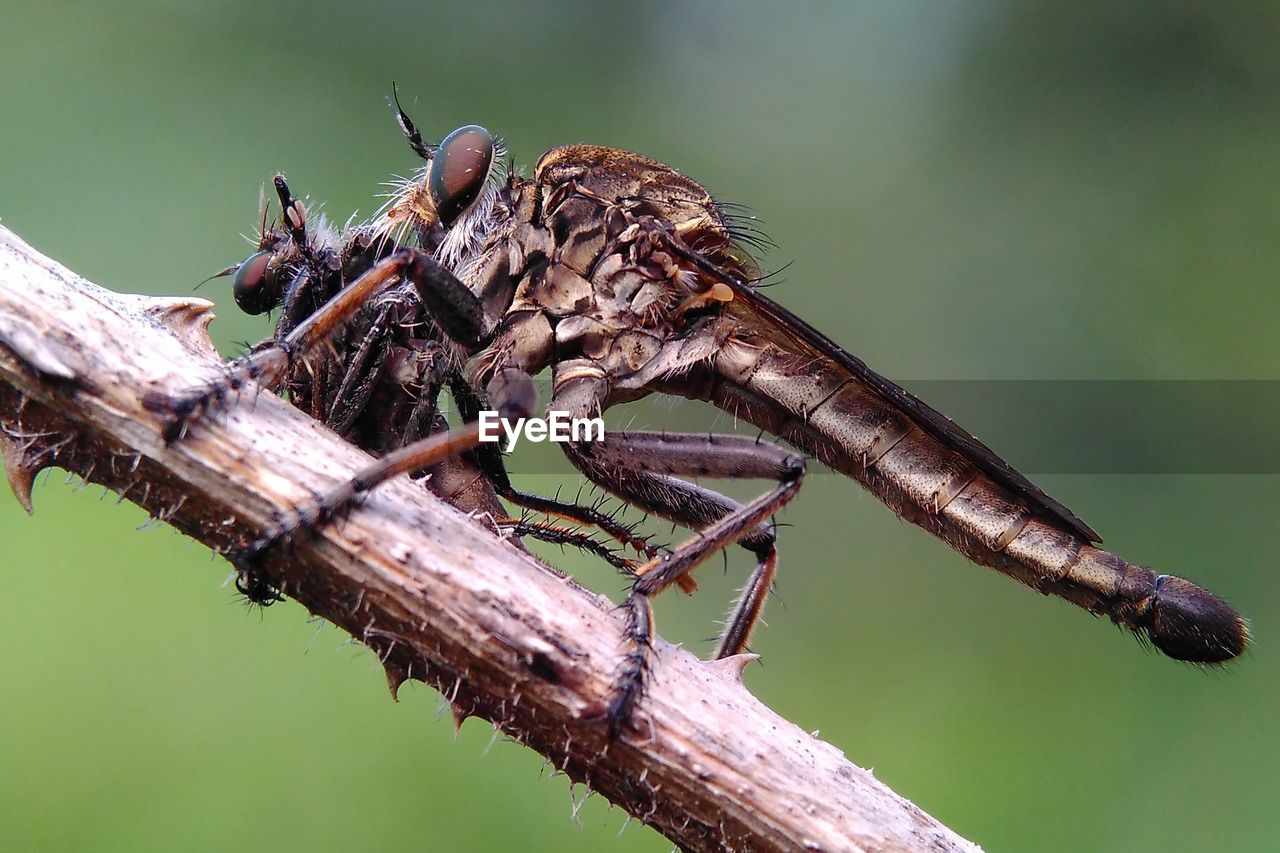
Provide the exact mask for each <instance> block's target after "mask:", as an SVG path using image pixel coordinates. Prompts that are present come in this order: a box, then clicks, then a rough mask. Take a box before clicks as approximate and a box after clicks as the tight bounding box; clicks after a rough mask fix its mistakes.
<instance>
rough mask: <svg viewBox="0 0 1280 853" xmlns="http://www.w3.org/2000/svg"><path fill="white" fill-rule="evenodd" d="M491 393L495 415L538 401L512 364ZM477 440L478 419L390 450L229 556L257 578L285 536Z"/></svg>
mask: <svg viewBox="0 0 1280 853" xmlns="http://www.w3.org/2000/svg"><path fill="white" fill-rule="evenodd" d="M490 395H491V397H492V399H494V400H495V402H496V407H497V410H498V413H499V415H500V416H501V417H502V418H503V419H508V420H517V419H519V418H525V417H528V416H529V414H530V413H531V412H532V410H533V404H534V403H536V393H535V392H534V387H533V380H532V379H530V378H529V377H528V375H527V374H523V373H519V372H518V371H514V370H508V371H506V372H505V373H504V375H503V376H502V378H501V379H498V380H495V381H494V382H491V383H490ZM479 444H480V425H479V424H478V423H476V422H471V423H466V424H463V425H462V426H460V427H456V428H454V429H449V430H446V431H444V432H436V433H433V434H431V435H428V436H427V437H425V438H422V439H419V440H417V441H414V442H412V443H410V444H407V445H405V446H403V447H399V448H396V449H395V450H391V451H389V452H387V453H386V454H385V455H384V456H382V457H380V458H379V459H377V460H375V461H374V462H371V463H370V464H369V465H367V466H365V467H364V468H363V469H361V470H360V471H358V472H356V474H355V476H353V477H351V478H350V479H349V480H347V481H346V482H344V483H342V484H341V485H339V486H337V487H335V488H333V489H330V490H329V491H327V492H325V493H323V494H321V495H318V496H317V497H316V499H315V501H314V502H312V503H311V504H310V505H308V506H306V507H303V508H301V509H299V510H297V511H296V513H295V519H294V520H293V522H292V523H291V524H284V525H280V526H278V527H276V528H274V529H272V530H269V531H268V532H267V533H266V534H264V535H263V536H261V537H259V538H258V539H257V540H256V541H255V542H254V543H253V544H251V545H250V546H249V547H247V548H244V549H241V550H240V551H238V552H237V553H236V554H234V555H233V556H232V559H233V562H235V563H236V565H237V568H239V570H240V572H241V574H242V576H244V577H248V578H260V577H261V560H262V557H263V556H264V555H265V554H266V553H267V552H268V551H270V550H271V549H273V548H274V547H275V546H276V545H278V544H280V543H281V542H283V541H284V540H286V539H293V538H295V537H296V536H297V535H298V534H308V533H311V532H313V531H314V530H316V529H317V528H319V527H320V526H322V525H325V524H328V523H329V522H330V521H332V520H333V519H334V518H336V517H337V516H338V515H339V514H341V513H343V512H345V511H346V510H348V509H350V508H351V507H352V506H353V505H354V504H355V503H357V502H358V501H359V499H360V498H361V497H363V496H364V495H366V494H368V493H369V492H370V491H372V490H373V489H374V488H376V487H377V486H379V485H381V484H382V483H385V482H386V481H387V480H390V479H392V478H393V477H396V476H399V475H400V474H410V473H413V472H415V471H420V470H422V469H424V468H431V467H432V466H436V465H439V464H441V463H445V462H447V461H449V460H454V459H457V458H458V457H460V456H461V455H462V454H464V453H465V452H467V451H468V450H471V449H473V448H475V447H476V446H477V445H479ZM250 585H251V586H253V587H254V588H258V587H261V586H263V583H262V582H261V581H254V582H253V583H251V584H250ZM242 589H243V587H242Z"/></svg>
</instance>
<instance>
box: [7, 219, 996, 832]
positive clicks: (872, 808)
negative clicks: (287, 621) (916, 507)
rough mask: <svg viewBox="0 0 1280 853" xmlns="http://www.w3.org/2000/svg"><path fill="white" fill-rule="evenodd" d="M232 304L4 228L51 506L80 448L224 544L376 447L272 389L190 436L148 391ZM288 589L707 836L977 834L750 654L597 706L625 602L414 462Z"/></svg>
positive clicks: (191, 377) (31, 468)
mask: <svg viewBox="0 0 1280 853" xmlns="http://www.w3.org/2000/svg"><path fill="white" fill-rule="evenodd" d="M212 307H213V306H212V304H211V303H209V302H206V301H205V300H201V299H189V298H151V297H144V296H132V295H121V294H115V293H111V292H109V291H106V290H103V289H101V288H99V287H97V286H95V285H93V284H91V283H89V282H87V281H85V280H84V279H82V278H80V277H79V276H77V275H75V274H74V273H72V272H70V271H69V270H67V269H65V268H64V267H62V266H61V265H59V264H58V263H56V262H54V261H52V260H50V259H48V258H45V257H43V256H41V255H40V254H38V253H37V252H35V251H34V250H33V249H31V248H30V247H29V246H27V245H26V244H25V243H23V242H22V241H21V240H19V239H18V238H17V237H16V236H14V235H13V234H12V233H11V232H9V231H8V230H6V229H4V228H0V445H3V450H4V459H5V467H6V471H7V473H8V475H9V482H10V485H11V486H12V488H13V490H14V492H15V494H16V495H17V496H18V499H19V501H20V502H21V503H22V504H23V505H24V507H26V508H27V509H28V511H30V490H31V481H32V478H33V477H34V476H35V474H36V473H37V472H38V471H39V470H41V469H42V468H45V467H48V466H51V465H56V466H58V467H61V468H64V469H66V470H68V471H71V472H73V473H75V474H78V475H80V476H81V477H83V478H85V479H86V480H89V481H92V482H97V483H102V484H103V485H105V486H107V487H109V488H112V489H115V490H116V491H118V492H119V493H120V494H122V495H124V496H126V497H128V498H129V499H130V500H132V501H133V502H135V503H137V504H139V505H140V506H142V507H143V508H144V509H146V510H147V511H149V512H150V513H152V514H153V515H155V516H156V517H157V518H159V519H161V520H163V521H166V522H168V523H169V524H172V525H173V526H174V527H176V528H178V529H179V530H181V531H182V532H184V533H186V534H188V535H190V536H192V537H194V538H196V539H198V540H200V541H201V542H203V543H205V544H206V545H209V546H210V547H212V548H214V549H215V550H225V549H226V548H228V547H231V546H233V545H237V544H241V543H243V542H246V541H249V540H251V539H252V538H253V537H254V536H255V535H257V534H259V533H260V532H261V531H262V530H264V529H265V528H266V527H267V526H268V525H269V524H271V523H272V521H273V520H274V519H275V518H277V517H278V516H279V514H280V513H284V512H287V511H288V510H289V509H290V508H291V507H294V506H296V505H298V504H299V503H301V502H304V501H306V500H307V499H308V498H309V497H310V496H311V495H312V494H313V493H314V492H316V491H320V490H323V489H325V488H328V487H330V486H332V485H334V484H336V483H338V482H340V481H342V480H343V479H345V478H347V477H349V476H350V475H351V474H352V473H353V472H354V471H356V470H357V469H359V468H360V467H361V466H362V465H364V464H366V463H367V462H368V461H369V458H368V457H367V456H366V455H364V454H363V453H362V452H361V451H359V450H358V449H356V448H355V447H353V446H351V445H349V444H347V443H346V442H344V441H343V440H342V439H340V438H339V437H338V436H336V435H334V434H333V433H331V432H330V431H328V430H327V429H325V428H324V427H322V426H321V425H320V424H318V423H317V422H315V421H313V420H311V419H309V418H308V417H306V416H305V415H304V414H302V413H301V412H299V411H297V410H296V409H294V408H293V407H291V406H289V405H288V404H286V403H285V402H283V401H281V400H279V399H277V398H275V397H273V396H271V395H267V394H262V395H260V396H258V397H257V398H256V399H254V400H253V401H252V405H251V404H250V403H251V401H250V399H249V398H248V396H246V398H245V399H242V400H241V401H240V402H239V404H238V405H233V406H232V407H231V409H230V411H229V412H228V413H227V414H226V415H225V416H224V417H219V418H217V419H216V422H211V421H206V422H202V423H200V424H198V425H196V426H194V427H193V428H192V430H191V432H190V434H189V436H188V437H187V438H186V439H185V440H183V441H180V442H178V443H177V444H175V445H174V446H171V447H166V446H165V445H164V443H163V442H162V441H161V438H160V430H161V424H160V423H159V422H158V421H157V418H156V416H155V415H154V414H152V413H151V412H149V411H147V410H146V409H144V408H143V406H142V404H141V400H142V397H143V395H144V394H145V393H146V392H148V391H161V392H165V393H173V392H177V391H180V390H182V389H186V388H189V387H191V385H192V384H194V383H195V382H199V381H202V380H203V379H205V378H208V377H212V376H214V375H216V374H217V372H218V371H219V370H220V369H221V367H220V366H221V361H220V360H219V359H218V357H217V353H216V351H215V350H214V347H213V345H212V343H211V342H210V340H209V338H208V336H207V334H206V328H207V326H208V323H209V321H210V320H211V319H212V317H213V315H212V313H210V309H211V308H212ZM270 568H271V571H272V576H273V577H274V578H282V579H283V586H284V589H285V590H286V591H287V593H288V594H289V595H290V596H291V597H293V598H295V599H297V600H298V601H299V602H301V603H302V604H303V605H304V606H305V607H307V609H309V610H310V611H311V612H313V613H315V614H316V615H318V616H321V617H323V618H324V619H327V620H329V621H330V622H333V623H334V624H336V625H339V626H341V627H342V628H343V629H344V630H346V631H348V632H350V633H351V635H352V636H354V637H356V638H358V639H359V640H360V641H361V642H363V643H364V644H365V645H367V646H368V647H369V648H370V649H372V650H373V652H374V653H375V654H377V655H378V656H379V658H380V659H381V660H382V662H383V665H384V667H385V669H386V672H387V679H388V682H389V683H390V686H391V690H392V693H393V694H394V693H395V692H396V690H397V689H398V687H399V686H400V684H401V683H403V682H404V681H405V680H407V679H417V680H421V681H425V682H426V683H428V684H430V685H432V686H433V687H435V688H436V689H438V690H440V691H441V692H442V693H443V694H444V695H445V696H446V697H447V698H448V700H449V702H450V704H451V705H452V707H453V711H454V716H455V718H456V720H457V721H458V723H459V724H461V722H462V720H463V719H465V718H466V717H468V716H479V717H483V718H485V719H487V720H490V721H491V722H493V724H494V725H496V726H497V727H498V728H500V729H501V730H502V731H503V732H504V733H506V734H507V735H509V736H510V737H512V738H514V739H515V740H518V741H520V742H521V743H524V744H526V745H528V746H529V747H530V748H532V749H535V750H537V751H538V752H540V753H541V754H542V755H544V756H545V757H546V758H547V759H548V760H549V761H550V762H552V763H553V764H554V765H555V767H557V768H559V769H561V770H563V771H564V772H565V773H566V774H567V775H568V776H569V777H570V778H571V779H573V780H574V781H576V782H581V783H585V784H586V785H587V786H589V788H590V789H592V790H594V791H596V792H598V793H600V794H602V795H604V796H605V797H607V798H608V799H609V800H610V801H612V802H613V803H616V804H617V805H620V806H622V807H623V808H624V809H626V810H627V811H628V812H630V813H631V814H632V815H634V816H636V817H637V818H638V819H640V820H641V821H643V822H644V823H647V824H649V825H650V826H653V827H654V828H656V829H657V830H658V831H659V832H661V833H663V834H664V835H666V836H667V837H668V838H669V839H671V840H672V841H673V842H675V843H676V844H679V845H680V846H681V847H684V848H687V849H692V850H716V849H752V850H800V849H805V850H831V851H834V850H855V849H871V850H884V849H893V850H906V849H910V850H923V849H928V850H937V851H944V850H945V851H952V850H967V851H971V850H975V849H977V848H975V847H974V846H973V845H971V844H969V843H968V842H966V841H964V840H963V839H961V838H959V837H958V836H956V835H955V834H954V833H952V832H951V831H950V830H949V829H947V828H946V827H944V826H942V825H941V824H939V823H938V822H936V821H935V820H933V819H932V818H931V817H929V816H928V815H927V814H925V813H924V812H922V811H921V810H920V809H918V808H916V807H915V806H914V805H912V804H911V803H910V802H908V801H906V800H904V799H902V798H901V797H899V796H898V795H896V794H895V793H894V792H893V791H891V790H889V789H888V788H887V787H885V786H884V785H883V784H881V783H880V782H878V781H876V780H875V779H874V778H873V777H872V775H871V773H869V772H868V771H866V770H862V769H859V768H858V767H855V766H854V765H853V764H851V763H849V762H848V761H847V760H845V758H844V756H843V754H842V753H841V752H840V751H839V750H837V749H836V748H835V747H833V746H831V745H830V744H826V743H823V742H821V741H819V740H817V739H816V738H814V737H811V736H810V735H808V734H806V733H805V732H803V731H801V730H800V729H799V728H797V727H796V726H795V725H793V724H791V723H789V722H787V721H786V720H784V719H782V718H780V717H779V716H777V715H776V714H774V713H773V712H772V711H770V710H769V709H768V708H766V707H765V706H764V705H762V704H761V703H760V702H759V701H757V700H756V699H755V698H754V697H752V696H751V695H750V694H749V693H748V692H747V691H746V689H745V688H744V687H743V686H742V683H741V681H740V675H741V669H742V667H743V666H744V665H745V664H746V663H747V662H749V660H750V659H751V657H750V656H740V657H738V658H731V659H728V660H725V661H721V662H719V663H715V664H708V663H704V662H702V661H700V660H698V659H697V658H696V657H694V656H693V655H692V654H690V653H689V652H687V651H684V650H682V649H679V648H677V647H674V646H671V645H669V644H667V643H665V642H663V641H661V640H658V641H657V643H656V648H655V668H654V673H653V677H652V683H651V686H650V688H649V691H648V693H647V694H646V696H645V698H644V700H643V701H642V702H641V704H640V706H639V708H638V710H637V713H636V721H635V726H634V727H633V728H632V729H631V730H630V731H628V732H626V733H624V734H623V736H622V737H621V738H620V739H619V740H618V741H616V742H613V743H609V742H608V741H607V740H606V738H605V732H604V729H603V727H601V726H600V725H599V724H597V723H593V722H591V721H590V719H589V718H591V717H592V716H593V715H595V714H597V713H598V712H599V710H600V705H601V701H602V697H604V696H605V695H606V694H607V691H608V689H609V684H610V681H611V678H612V675H613V672H614V669H615V667H616V666H617V664H618V660H619V655H620V649H619V638H620V636H621V631H622V616H621V614H619V613H618V612H616V611H615V609H614V607H613V606H612V605H611V603H610V602H609V601H608V600H606V599H605V598H603V597H601V596H598V595H596V594H594V593H591V592H589V591H587V590H585V589H583V588H582V587H580V586H578V585H577V584H576V583H574V582H573V581H572V580H570V579H567V578H564V577H561V576H559V575H557V574H556V573H553V572H552V571H549V570H548V569H547V567H545V566H543V565H541V564H540V563H538V562H536V561H535V560H534V559H532V558H531V557H529V556H528V555H527V554H525V553H522V552H521V551H519V550H518V549H517V548H515V547H513V546H512V545H510V544H508V543H505V542H503V541H501V540H500V539H498V538H497V537H495V536H494V535H493V534H492V533H490V532H489V531H488V530H487V529H485V528H483V527H482V526H480V525H479V524H477V523H475V522H474V521H472V520H470V519H468V518H467V517H466V516H465V515H463V514H461V513H460V512H458V511H457V510H455V509H454V508H453V507H451V506H449V505H447V504H445V503H443V502H441V501H439V500H436V499H435V498H433V497H431V496H430V495H429V493H428V492H427V491H426V490H425V489H423V488H422V487H421V486H420V485H419V484H416V483H413V482H411V481H409V480H408V479H407V478H403V477H401V478H398V479H397V480H394V481H392V482H390V483H388V484H386V485H385V486H383V487H381V488H379V489H377V490H376V491H375V492H374V494H373V495H372V496H371V497H370V498H369V500H368V501H367V503H366V504H365V505H364V506H363V507H362V508H360V509H358V510H356V511H355V512H353V513H352V514H351V516H350V518H349V520H347V521H345V522H344V523H342V524H340V525H336V526H330V527H328V528H326V529H325V530H323V531H322V532H320V533H319V534H318V535H317V536H315V537H313V538H311V539H310V540H309V541H307V542H305V543H302V544H299V545H298V547H297V549H296V553H294V554H291V555H290V556H289V559H288V560H280V561H278V562H277V563H276V564H275V565H272V566H271V567H270Z"/></svg>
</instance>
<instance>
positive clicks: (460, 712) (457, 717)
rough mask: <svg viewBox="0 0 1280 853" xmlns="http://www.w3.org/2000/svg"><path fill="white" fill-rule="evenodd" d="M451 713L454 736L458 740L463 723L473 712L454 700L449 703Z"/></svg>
mask: <svg viewBox="0 0 1280 853" xmlns="http://www.w3.org/2000/svg"><path fill="white" fill-rule="evenodd" d="M449 713H450V715H452V717H453V737H454V739H455V740H457V738H458V735H460V734H462V724H463V723H465V722H466V721H467V717H470V716H471V713H470V712H469V711H467V710H466V709H465V708H463V707H462V706H461V705H457V704H455V703H453V702H450V703H449Z"/></svg>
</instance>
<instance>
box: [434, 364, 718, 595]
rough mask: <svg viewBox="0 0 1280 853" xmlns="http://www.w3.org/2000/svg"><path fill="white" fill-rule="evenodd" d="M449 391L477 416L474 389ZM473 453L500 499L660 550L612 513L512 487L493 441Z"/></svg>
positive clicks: (646, 552)
mask: <svg viewBox="0 0 1280 853" xmlns="http://www.w3.org/2000/svg"><path fill="white" fill-rule="evenodd" d="M452 391H453V395H454V398H455V400H456V401H457V403H458V408H459V410H460V411H461V414H462V417H463V419H464V420H473V419H475V418H478V417H479V412H480V408H481V405H482V404H481V401H480V398H479V397H478V395H477V394H476V393H475V391H474V389H472V388H471V386H469V385H467V384H466V383H465V382H461V381H459V382H456V383H454V384H453V386H452ZM474 455H475V459H476V463H477V464H478V465H479V466H480V469H481V470H482V471H484V473H485V476H486V477H487V478H488V479H489V482H490V483H492V484H493V489H494V491H495V492H497V493H498V495H499V497H501V498H503V499H504V500H507V501H510V502H511V503H513V504H515V505H516V506H519V507H523V508H524V509H530V510H533V511H534V512H538V513H542V514H544V515H548V516H552V517H554V518H561V519H564V520H567V521H573V522H576V523H578V524H582V525H586V526H588V527H595V528H596V529H598V530H599V531H600V532H601V533H604V534H605V535H606V536H608V537H609V538H611V539H613V540H614V541H616V542H617V543H618V544H620V545H622V546H624V547H628V548H631V549H632V550H633V551H635V552H636V553H637V554H640V555H642V556H644V557H645V558H646V559H653V558H654V557H656V556H658V555H659V554H660V553H662V549H661V548H659V547H658V546H656V545H654V544H653V543H652V542H650V541H649V539H648V537H645V536H640V535H638V534H637V533H636V532H635V530H634V528H633V527H631V526H630V525H627V524H624V523H622V522H619V521H618V520H617V519H616V518H614V517H613V515H611V514H609V513H605V512H601V511H600V509H599V508H597V507H594V506H584V505H582V504H579V503H576V502H573V501H562V500H560V499H559V498H548V497H544V496H542V495H534V494H529V493H528V492H522V491H520V490H518V489H516V488H515V486H513V485H512V483H511V478H510V476H509V475H508V474H507V468H506V465H505V464H504V463H503V461H502V451H501V449H500V448H499V446H498V445H497V444H485V445H483V446H481V447H479V448H477V449H476V451H475V454H474ZM696 588H697V584H695V583H693V581H692V579H689V581H688V583H687V585H686V584H685V583H682V584H681V589H684V591H685V592H692V591H693V590H694V589H696Z"/></svg>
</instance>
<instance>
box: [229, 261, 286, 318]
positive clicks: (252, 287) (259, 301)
mask: <svg viewBox="0 0 1280 853" xmlns="http://www.w3.org/2000/svg"><path fill="white" fill-rule="evenodd" d="M271 255H272V253H271V252H270V251H262V252H255V253H254V254H252V255H250V256H249V257H248V258H246V259H245V262H244V263H242V264H241V265H240V268H239V269H237V270H236V277H235V282H234V283H233V284H232V285H231V294H232V295H233V296H234V297H235V299H236V304H237V305H239V306H240V310H241V311H243V312H244V313H246V314H265V313H266V312H267V311H270V310H271V309H272V308H275V307H276V306H277V305H278V304H280V287H279V284H278V282H277V281H276V278H277V277H276V275H275V272H274V271H273V270H272V269H271Z"/></svg>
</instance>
